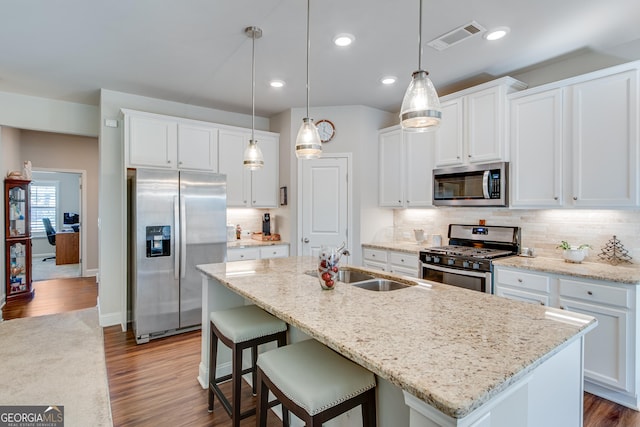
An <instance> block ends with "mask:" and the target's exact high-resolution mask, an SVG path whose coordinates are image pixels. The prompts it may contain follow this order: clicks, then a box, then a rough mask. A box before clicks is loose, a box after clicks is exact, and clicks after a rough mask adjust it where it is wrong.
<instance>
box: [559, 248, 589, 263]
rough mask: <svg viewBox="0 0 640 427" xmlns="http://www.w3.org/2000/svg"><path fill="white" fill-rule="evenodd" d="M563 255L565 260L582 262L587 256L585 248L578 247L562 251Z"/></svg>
mask: <svg viewBox="0 0 640 427" xmlns="http://www.w3.org/2000/svg"><path fill="white" fill-rule="evenodd" d="M562 257H563V258H564V260H565V262H572V263H575V264H580V263H581V262H582V260H584V257H585V250H584V249H578V248H571V249H565V250H564V251H562Z"/></svg>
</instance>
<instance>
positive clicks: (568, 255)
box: [556, 240, 591, 264]
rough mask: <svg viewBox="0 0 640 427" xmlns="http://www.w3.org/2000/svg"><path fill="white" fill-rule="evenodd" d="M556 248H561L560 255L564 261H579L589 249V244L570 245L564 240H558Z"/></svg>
mask: <svg viewBox="0 0 640 427" xmlns="http://www.w3.org/2000/svg"><path fill="white" fill-rule="evenodd" d="M556 248H558V249H562V257H563V258H564V260H565V261H566V262H573V263H577V264H579V263H581V262H582V260H584V257H585V256H586V255H587V251H588V250H589V249H591V245H587V244H582V245H580V246H575V245H570V244H569V243H568V242H567V241H566V240H563V241H562V242H560V244H559V245H558V246H556Z"/></svg>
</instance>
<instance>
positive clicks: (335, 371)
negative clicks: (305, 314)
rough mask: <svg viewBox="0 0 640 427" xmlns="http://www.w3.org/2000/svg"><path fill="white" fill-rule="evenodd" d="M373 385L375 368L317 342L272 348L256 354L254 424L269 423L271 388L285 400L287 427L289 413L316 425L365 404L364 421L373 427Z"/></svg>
mask: <svg viewBox="0 0 640 427" xmlns="http://www.w3.org/2000/svg"><path fill="white" fill-rule="evenodd" d="M375 387H376V380H375V377H374V376H373V374H372V373H371V372H369V371H367V370H366V369H364V368H363V367H361V366H359V365H357V364H355V363H353V362H351V361H350V360H347V359H345V358H344V357H342V356H341V355H339V354H338V353H336V352H334V351H333V350H331V349H330V348H328V347H326V346H324V345H322V344H321V343H319V342H318V341H315V340H307V341H301V342H298V343H295V344H290V345H288V346H286V347H282V348H278V349H275V350H270V351H267V352H265V353H262V354H260V356H259V357H258V414H257V420H256V426H259V427H265V426H266V422H267V410H268V409H269V406H270V404H269V403H268V401H267V399H268V395H269V391H271V392H272V393H273V394H274V395H275V396H276V399H278V400H279V401H280V403H282V416H283V422H284V425H285V426H288V425H289V411H291V412H293V414H295V415H296V416H297V417H298V418H300V419H301V420H303V421H304V422H305V424H306V425H307V427H312V426H320V425H322V423H323V422H325V421H328V420H330V419H332V418H334V417H337V416H338V415H340V414H342V413H344V412H347V411H348V410H350V409H352V408H355V407H356V406H358V405H362V420H363V425H364V426H367V427H368V426H373V427H375V425H376V390H375Z"/></svg>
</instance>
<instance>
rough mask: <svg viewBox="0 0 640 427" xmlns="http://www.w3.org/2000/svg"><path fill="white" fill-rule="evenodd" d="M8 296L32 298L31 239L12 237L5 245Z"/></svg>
mask: <svg viewBox="0 0 640 427" xmlns="http://www.w3.org/2000/svg"><path fill="white" fill-rule="evenodd" d="M5 254H6V258H5V266H6V276H5V277H6V297H7V300H11V299H15V298H30V297H31V296H33V290H32V286H31V239H30V238H28V237H27V238H23V239H11V240H8V241H7V242H6V245H5Z"/></svg>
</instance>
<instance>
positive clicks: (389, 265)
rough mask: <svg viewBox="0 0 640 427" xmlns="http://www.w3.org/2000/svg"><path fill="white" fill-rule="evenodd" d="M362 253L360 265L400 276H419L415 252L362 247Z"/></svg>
mask: <svg viewBox="0 0 640 427" xmlns="http://www.w3.org/2000/svg"><path fill="white" fill-rule="evenodd" d="M362 254H363V256H362V265H363V266H365V267H367V268H372V269H374V270H380V271H388V272H389V273H395V274H399V275H402V276H410V277H420V269H419V267H418V254H417V253H415V254H411V253H408V252H401V251H393V250H384V249H372V248H367V247H365V248H363V249H362Z"/></svg>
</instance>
